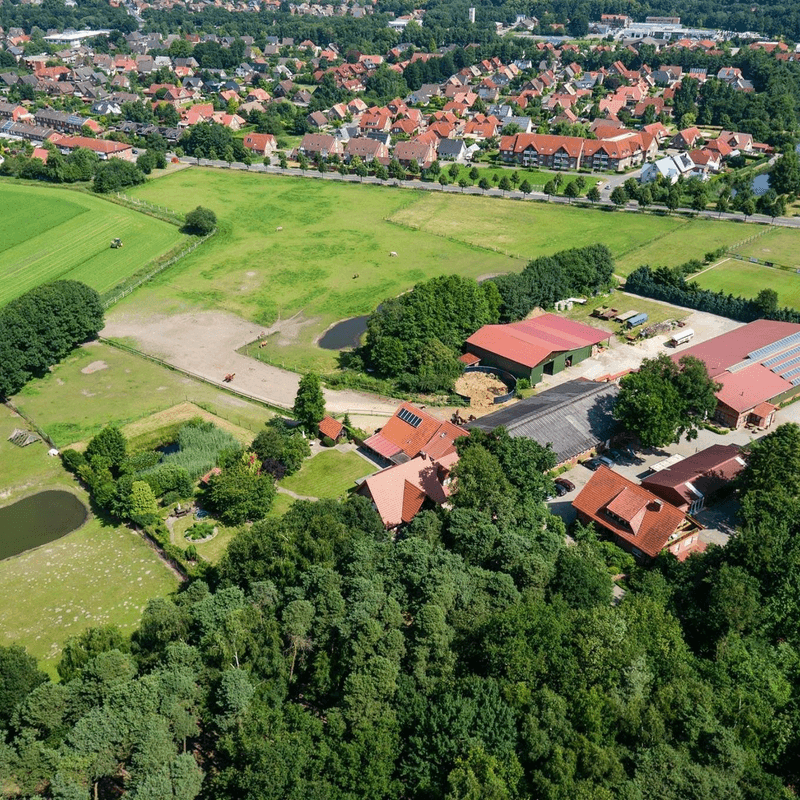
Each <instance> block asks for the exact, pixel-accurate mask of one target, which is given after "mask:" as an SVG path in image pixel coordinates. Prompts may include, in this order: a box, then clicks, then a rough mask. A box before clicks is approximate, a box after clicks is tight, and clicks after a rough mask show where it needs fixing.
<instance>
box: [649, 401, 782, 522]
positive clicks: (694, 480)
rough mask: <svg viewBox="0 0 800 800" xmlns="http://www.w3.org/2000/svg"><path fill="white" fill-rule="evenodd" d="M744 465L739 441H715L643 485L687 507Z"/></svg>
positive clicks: (734, 475)
mask: <svg viewBox="0 0 800 800" xmlns="http://www.w3.org/2000/svg"><path fill="white" fill-rule="evenodd" d="M769 408H771V409H772V408H774V406H769ZM768 413H769V412H768ZM744 468H745V462H744V459H742V457H741V451H740V450H739V448H738V447H737V446H736V445H724V444H715V445H712V446H711V447H707V448H706V449H705V450H701V451H700V452H699V453H695V454H694V455H692V456H689V457H688V458H684V459H682V460H681V461H678V462H677V463H675V464H673V465H672V466H670V467H668V468H667V469H662V470H660V471H659V472H654V473H653V474H652V475H648V476H647V477H646V478H644V480H643V481H642V486H644V487H645V488H647V489H648V490H649V491H652V492H654V493H655V494H657V495H659V496H660V497H663V498H664V499H665V500H667V501H668V502H670V503H672V504H673V505H676V506H678V507H681V508H682V507H684V506H685V507H687V508H688V507H689V506H690V505H691V504H692V503H694V501H695V500H697V499H698V498H699V497H700V495H701V494H702V495H704V496H706V495H709V494H712V493H713V492H715V491H717V490H718V489H720V488H721V487H722V486H723V485H724V484H726V483H727V482H728V481H731V480H733V478H735V477H736V476H737V475H738V474H739V473H740V472H741V471H742V470H743V469H744Z"/></svg>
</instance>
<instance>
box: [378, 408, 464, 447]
mask: <svg viewBox="0 0 800 800" xmlns="http://www.w3.org/2000/svg"><path fill="white" fill-rule="evenodd" d="M403 411H406V412H409V413H411V414H413V415H415V416H416V417H418V418H419V419H420V420H421V421H420V423H419V425H417V426H416V427H414V426H413V425H411V424H410V423H409V422H406V421H405V420H404V419H401V418H400V414H401V413H402V412H403ZM468 435H469V431H465V430H463V429H462V428H459V427H458V426H457V425H453V424H452V423H450V422H441V421H440V420H438V419H436V418H435V417H432V416H431V415H430V414H428V413H426V412H425V411H423V410H422V409H421V408H417V407H416V406H414V405H411V403H403V404H402V405H401V406H400V407H399V408H398V409H397V411H395V413H394V416H393V417H391V418H390V419H389V420H388V421H387V423H386V424H385V425H384V426H383V428H381V431H380V433H376V434H375V435H374V436H370V438H369V439H367V440H366V441H365V442H364V444H366V445H367V447H369V448H371V449H372V450H374V451H375V452H377V453H380V455H382V456H384V457H385V458H391V457H392V456H395V455H397V454H398V453H400V452H401V451H402V452H403V453H405V454H406V455H407V456H408V457H409V458H414V457H415V456H417V455H419V454H420V453H425V454H426V455H428V456H430V457H432V458H441V457H442V456H445V455H447V454H449V453H452V452H453V451H454V450H455V447H454V446H453V442H454V441H455V440H456V439H458V438H459V437H460V436H468Z"/></svg>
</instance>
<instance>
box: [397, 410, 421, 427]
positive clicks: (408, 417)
mask: <svg viewBox="0 0 800 800" xmlns="http://www.w3.org/2000/svg"><path fill="white" fill-rule="evenodd" d="M397 416H398V417H399V418H400V419H401V420H403V422H407V423H408V424H409V425H410V426H411V427H412V428H418V427H419V426H420V425H421V424H422V417H418V416H417V415H416V414H412V413H411V412H410V411H409V410H408V409H407V408H401V409H400V413H399V414H398V415H397Z"/></svg>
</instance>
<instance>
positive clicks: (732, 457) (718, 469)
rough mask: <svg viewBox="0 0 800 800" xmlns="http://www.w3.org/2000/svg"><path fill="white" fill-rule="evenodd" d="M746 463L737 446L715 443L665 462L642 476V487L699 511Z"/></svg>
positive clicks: (679, 506) (686, 510)
mask: <svg viewBox="0 0 800 800" xmlns="http://www.w3.org/2000/svg"><path fill="white" fill-rule="evenodd" d="M667 461H672V459H667ZM656 466H657V465H656ZM746 466H747V462H746V461H745V460H744V458H743V457H742V451H741V450H740V449H739V447H738V446H737V445H734V444H728V445H725V444H714V445H711V447H707V448H706V449H705V450H701V451H700V452H699V453H694V454H693V455H691V456H688V457H687V458H682V459H680V460H679V461H674V462H672V463H669V464H667V463H665V465H664V467H663V468H662V469H658V470H655V471H654V472H652V474H650V475H648V476H647V477H646V478H643V479H642V486H644V488H645V489H647V490H648V491H650V492H652V493H653V494H655V495H658V497H660V498H661V499H662V500H666V501H667V502H668V503H671V504H672V505H673V506H675V507H676V508H677V509H679V510H680V511H683V512H684V513H685V514H697V512H698V511H700V510H702V509H703V508H704V507H705V505H706V503H707V502H708V500H709V499H711V498H713V496H714V495H715V494H718V493H719V492H720V491H721V490H722V489H724V488H725V487H727V486H730V483H731V481H732V480H734V478H736V477H737V475H739V474H740V473H741V472H742V471H743V470H744V469H745V467H746Z"/></svg>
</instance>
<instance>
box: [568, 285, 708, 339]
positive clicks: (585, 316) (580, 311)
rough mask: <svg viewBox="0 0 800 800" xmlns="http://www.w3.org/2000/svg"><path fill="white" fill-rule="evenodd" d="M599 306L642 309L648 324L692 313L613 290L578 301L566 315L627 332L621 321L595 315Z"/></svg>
mask: <svg viewBox="0 0 800 800" xmlns="http://www.w3.org/2000/svg"><path fill="white" fill-rule="evenodd" d="M598 306H607V307H608V308H616V309H617V310H618V311H619V312H620V313H622V312H623V311H642V312H644V313H645V314H647V323H646V324H648V325H649V324H652V323H654V322H665V321H666V320H668V319H683V318H684V317H688V316H689V314H691V313H692V312H691V311H689V310H687V309H685V308H677V307H675V306H666V305H661V304H660V303H656V302H655V301H653V300H647V299H645V298H644V297H635V296H633V295H626V294H623V293H622V292H613V293H612V294H606V295H602V296H601V297H590V298H589V299H588V300H587V301H586V304H585V305H579V304H578V303H576V304H575V305H573V306H572V310H571V311H567V312H565V316H567V317H569V318H570V319H574V320H577V321H578V322H584V323H586V324H587V325H591V326H592V327H594V328H602V329H604V330H607V331H612V332H614V333H626V332H627V329H626V328H625V327H624V326H623V325H622V324H621V323H619V322H613V321H611V320H604V319H598V318H597V317H593V316H592V311H593V310H594V309H595V308H597V307H598Z"/></svg>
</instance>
